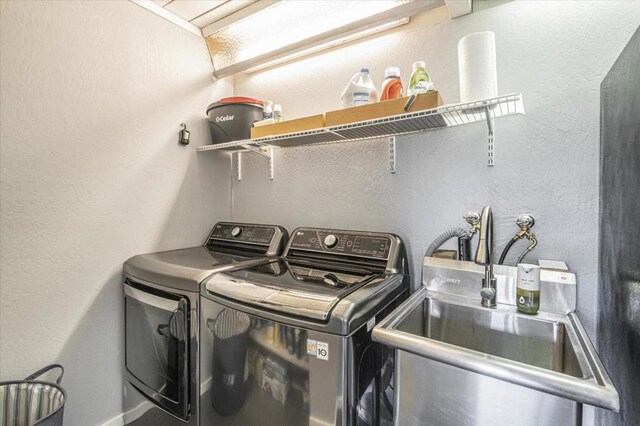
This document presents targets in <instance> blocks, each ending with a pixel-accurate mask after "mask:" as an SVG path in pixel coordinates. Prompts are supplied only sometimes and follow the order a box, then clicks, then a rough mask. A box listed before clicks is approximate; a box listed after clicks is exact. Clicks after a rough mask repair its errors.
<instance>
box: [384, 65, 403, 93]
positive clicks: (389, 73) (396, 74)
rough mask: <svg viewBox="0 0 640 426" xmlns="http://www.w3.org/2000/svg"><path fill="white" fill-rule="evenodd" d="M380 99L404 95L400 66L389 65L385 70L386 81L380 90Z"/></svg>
mask: <svg viewBox="0 0 640 426" xmlns="http://www.w3.org/2000/svg"><path fill="white" fill-rule="evenodd" d="M380 93H381V94H380V101H387V100H389V99H396V98H401V97H402V81H401V80H400V68H399V67H387V68H385V70H384V81H383V82H382V91H381V92H380Z"/></svg>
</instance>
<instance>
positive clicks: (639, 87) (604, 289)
mask: <svg viewBox="0 0 640 426" xmlns="http://www.w3.org/2000/svg"><path fill="white" fill-rule="evenodd" d="M638 69H640V30H638V31H636V33H635V34H634V36H633V38H632V39H631V41H630V42H629V44H627V46H626V47H625V49H624V51H623V52H622V54H621V55H620V57H619V58H618V60H617V61H616V63H615V65H614V66H613V68H612V69H611V71H610V72H609V74H607V77H606V78H605V80H604V81H603V82H602V115H601V117H602V118H601V124H600V125H601V131H602V138H601V151H600V152H601V158H602V163H601V168H600V170H601V177H600V179H601V188H600V205H601V211H600V283H599V289H600V292H599V296H600V297H599V299H598V336H599V341H598V348H599V351H600V355H601V356H602V357H603V362H604V364H605V367H606V368H607V370H608V371H609V374H610V375H611V378H612V380H613V382H614V384H615V385H616V387H617V388H618V392H619V394H620V399H621V402H622V404H621V405H622V409H621V410H620V414H613V413H610V412H599V418H600V421H601V423H602V424H604V425H611V426H637V425H639V424H640V226H638V215H640V197H639V195H640V72H639V71H638Z"/></svg>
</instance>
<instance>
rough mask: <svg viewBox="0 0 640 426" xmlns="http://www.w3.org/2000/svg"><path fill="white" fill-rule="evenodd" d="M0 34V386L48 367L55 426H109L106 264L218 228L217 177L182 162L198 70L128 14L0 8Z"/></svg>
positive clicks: (178, 40) (32, 5)
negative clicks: (56, 407) (58, 377)
mask: <svg viewBox="0 0 640 426" xmlns="http://www.w3.org/2000/svg"><path fill="white" fill-rule="evenodd" d="M0 31H1V33H0V52H1V55H2V61H1V63H0V76H1V86H0V88H1V89H0V92H1V94H2V95H1V98H0V109H1V111H0V115H1V127H0V128H1V131H0V141H1V143H0V160H1V162H0V184H1V185H0V230H1V235H0V301H1V305H0V339H1V343H0V380H8V379H19V378H22V377H25V376H27V375H28V374H30V373H32V372H33V371H35V370H37V369H38V368H40V367H42V366H44V365H46V364H49V363H52V362H56V361H58V362H61V363H62V364H64V366H65V367H66V369H67V371H66V374H65V376H64V380H63V385H64V387H65V388H66V389H67V392H68V395H69V399H68V403H67V405H66V410H65V424H67V425H74V426H76V425H77V426H86V425H97V424H101V423H102V422H103V421H106V420H108V419H110V418H114V419H113V422H112V423H111V425H115V424H118V422H120V424H122V423H121V420H120V419H119V416H120V415H121V413H122V386H121V385H122V369H123V365H124V356H123V355H124V333H123V328H122V325H123V322H124V311H123V295H122V262H123V261H125V260H126V259H127V258H129V257H130V256H132V255H134V254H137V253H143V252H150V251H157V250H162V249H165V250H166V249H170V248H176V247H184V246H189V245H197V244H201V242H202V240H203V238H204V236H205V235H206V234H207V232H208V231H209V229H210V227H211V226H212V225H213V223H214V220H215V217H217V216H220V217H223V216H224V217H226V216H228V215H229V214H230V213H229V211H230V193H229V190H228V188H229V179H228V174H229V172H228V167H229V163H228V162H227V161H225V159H224V158H222V157H217V156H207V155H199V154H198V153H197V152H196V145H201V144H204V143H209V129H208V126H207V124H206V121H205V120H203V119H202V116H203V114H204V111H205V109H206V107H207V104H208V102H209V101H210V100H211V99H212V98H213V97H215V96H216V93H213V91H214V90H217V87H218V85H216V87H214V84H213V81H212V78H211V62H210V60H209V58H208V55H207V52H206V48H205V46H204V43H203V42H202V40H201V39H200V38H198V37H196V36H195V35H193V34H190V33H189V32H187V31H184V30H183V29H181V28H179V27H177V26H175V25H173V24H171V23H169V22H168V21H165V20H164V19H162V18H160V17H158V16H155V15H153V14H151V13H149V12H147V11H145V10H144V9H143V8H141V7H139V6H136V5H135V4H133V3H131V2H128V1H115V2H114V1H82V2H79V1H2V2H0ZM219 95H220V94H219V93H218V94H217V96H219ZM182 121H185V122H186V123H188V124H189V128H190V130H191V131H192V133H191V136H192V144H191V145H190V146H188V147H183V146H180V145H179V144H178V130H179V129H180V127H179V124H180V122H182ZM211 182H223V183H221V184H220V185H221V186H220V187H219V188H218V190H217V191H215V192H214V190H213V188H212V184H211Z"/></svg>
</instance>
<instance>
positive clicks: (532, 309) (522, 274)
mask: <svg viewBox="0 0 640 426" xmlns="http://www.w3.org/2000/svg"><path fill="white" fill-rule="evenodd" d="M516 306H517V307H518V311H520V312H523V313H525V314H537V313H538V310H539V309H540V267H539V266H538V265H529V264H527V263H519V264H518V284H517V288H516Z"/></svg>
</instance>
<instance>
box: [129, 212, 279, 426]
mask: <svg viewBox="0 0 640 426" xmlns="http://www.w3.org/2000/svg"><path fill="white" fill-rule="evenodd" d="M287 236H288V235H287V231H286V230H285V229H284V228H282V227H280V226H272V225H258V224H245V223H232V222H220V223H217V224H216V225H215V226H214V227H213V229H212V230H211V232H210V233H209V236H208V237H207V239H206V241H205V243H204V244H203V245H202V246H199V247H192V248H185V249H179V250H170V251H163V252H157V253H148V254H141V255H137V256H134V257H132V258H131V259H129V260H127V261H126V262H125V263H124V267H123V269H124V300H125V381H124V382H125V383H124V409H125V424H131V425H135V426H151V425H153V426H157V425H163V426H171V425H180V426H184V425H185V424H189V425H197V424H198V413H199V409H198V405H199V404H198V395H199V388H200V383H199V369H198V358H199V354H198V348H199V343H198V339H199V328H200V327H199V323H198V320H199V315H200V301H199V297H200V296H199V295H200V284H201V283H202V282H203V280H205V279H206V278H207V277H209V276H210V275H211V274H213V273H215V272H220V271H233V270H239V269H242V268H246V267H249V266H252V265H257V264H260V263H263V262H265V261H266V260H267V259H268V258H269V257H271V256H278V255H280V254H281V253H282V251H283V249H284V245H285V243H286V241H287Z"/></svg>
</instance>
